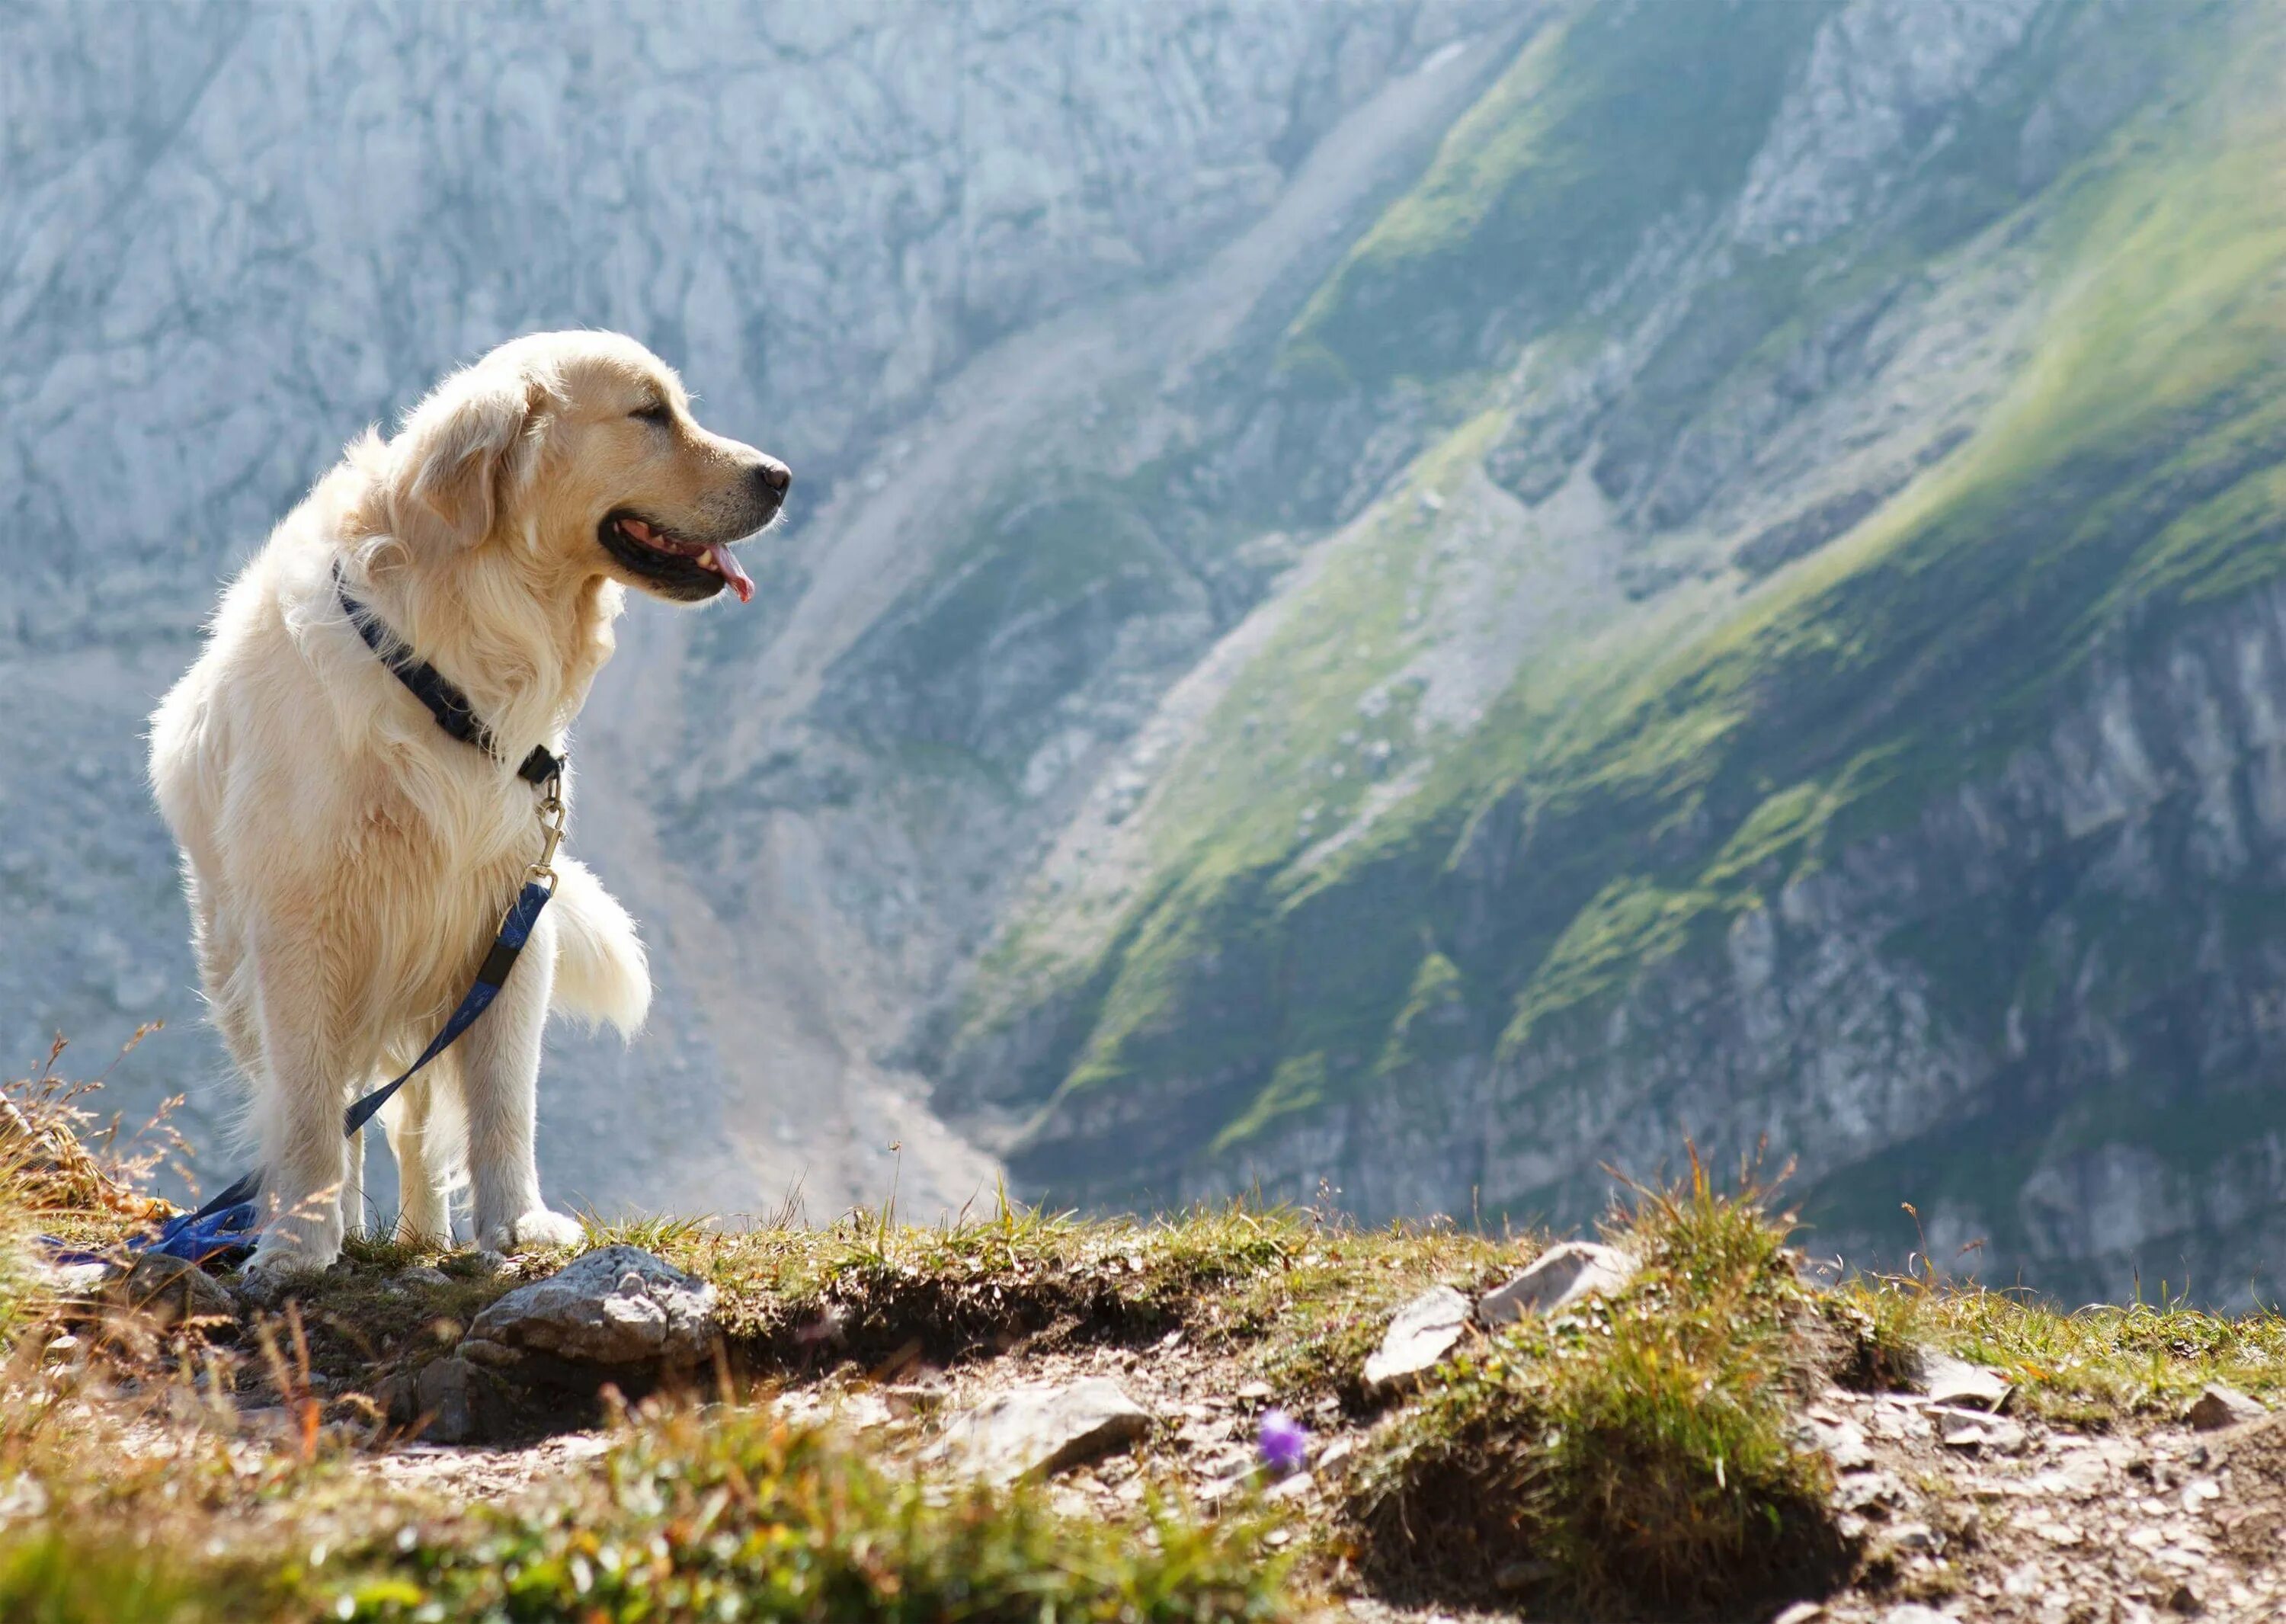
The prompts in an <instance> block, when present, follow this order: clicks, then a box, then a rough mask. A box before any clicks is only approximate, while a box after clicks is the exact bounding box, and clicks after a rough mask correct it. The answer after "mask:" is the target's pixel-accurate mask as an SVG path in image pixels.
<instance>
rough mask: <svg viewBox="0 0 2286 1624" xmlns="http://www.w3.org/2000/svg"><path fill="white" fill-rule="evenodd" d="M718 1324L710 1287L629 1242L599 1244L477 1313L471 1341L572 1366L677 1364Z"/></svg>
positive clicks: (702, 1348)
mask: <svg viewBox="0 0 2286 1624" xmlns="http://www.w3.org/2000/svg"><path fill="white" fill-rule="evenodd" d="M719 1329H720V1326H719V1323H718V1321H717V1320H716V1318H715V1292H714V1288H713V1287H712V1286H710V1285H708V1284H707V1283H706V1281H702V1280H699V1279H698V1278H697V1277H696V1276H695V1275H690V1274H685V1273H683V1272H682V1270H681V1269H678V1268H675V1267H674V1266H673V1265H669V1264H666V1263H663V1262H661V1261H660V1260H659V1259H658V1258H657V1257H653V1256H651V1254H650V1253H649V1252H647V1251H644V1250H642V1248H641V1247H637V1246H606V1247H603V1248H602V1249H601V1250H597V1251H592V1252H589V1253H587V1255H586V1256H584V1257H575V1258H573V1259H572V1260H571V1262H570V1263H567V1264H565V1265H564V1266H563V1267H562V1268H560V1269H558V1270H556V1273H553V1274H550V1275H549V1276H548V1277H547V1278H546V1279H545V1280H536V1281H532V1283H531V1284H530V1285H528V1286H518V1287H517V1288H516V1289H515V1290H513V1291H511V1292H509V1293H508V1295H507V1296H506V1297H501V1299H500V1300H499V1301H497V1302H495V1303H493V1304H492V1305H490V1306H489V1307H487V1308H486V1309H485V1311H484V1312H483V1313H480V1314H478V1315H477V1318H476V1322H475V1323H474V1324H473V1325H471V1326H470V1327H469V1336H471V1337H473V1338H475V1339H476V1340H477V1341H481V1342H489V1343H493V1344H497V1345H499V1346H500V1347H502V1348H505V1349H507V1350H508V1351H509V1352H514V1353H520V1354H526V1355H530V1354H542V1355H546V1356H548V1357H549V1358H553V1359H558V1360H565V1361H567V1362H569V1363H572V1364H578V1365H592V1366H599V1367H609V1368H631V1367H648V1368H658V1367H682V1366H688V1365H691V1364H694V1363H696V1362H697V1361H698V1360H700V1359H703V1358H704V1357H706V1354H707V1352H709V1351H710V1350H711V1349H712V1348H713V1345H714V1338H715V1336H716V1334H717V1332H718V1331H719Z"/></svg>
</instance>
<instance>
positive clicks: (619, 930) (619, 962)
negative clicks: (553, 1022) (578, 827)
mask: <svg viewBox="0 0 2286 1624" xmlns="http://www.w3.org/2000/svg"><path fill="white" fill-rule="evenodd" d="M550 911H552V912H553V913H554V914H555V915H556V991H555V994H554V996H553V997H551V998H550V999H549V1000H548V1003H549V1005H550V1007H552V1008H554V1009H556V1011H558V1012H560V1013H564V1014H567V1015H571V1016H572V1017H574V1018H575V1019H578V1020H581V1021H610V1022H611V1024H612V1025H613V1026H615V1027H617V1028H619V1031H620V1033H621V1034H622V1035H623V1036H626V1037H634V1036H635V1033H636V1032H638V1031H640V1030H641V1029H642V1023H643V1017H644V1016H645V1015H647V1014H649V1013H650V962H649V960H648V959H646V958H645V957H644V955H643V945H642V937H640V936H638V935H637V934H635V921H634V920H633V919H631V918H628V917H627V910H626V909H624V908H622V907H620V906H619V901H618V899H617V898H615V897H613V896H612V895H611V893H610V892H608V891H606V890H604V889H603V882H602V881H600V880H598V879H596V878H595V876H594V875H593V874H591V873H589V872H588V871H587V868H586V867H585V866H584V865H583V864H580V863H575V862H573V861H572V860H571V858H569V857H558V858H556V900H555V903H554V904H553V906H552V908H551V910H550Z"/></svg>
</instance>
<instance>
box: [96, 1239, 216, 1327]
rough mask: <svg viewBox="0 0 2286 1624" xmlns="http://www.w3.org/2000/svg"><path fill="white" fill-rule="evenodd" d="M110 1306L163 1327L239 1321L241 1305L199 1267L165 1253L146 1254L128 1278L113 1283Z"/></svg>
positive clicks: (110, 1292) (109, 1293)
mask: <svg viewBox="0 0 2286 1624" xmlns="http://www.w3.org/2000/svg"><path fill="white" fill-rule="evenodd" d="M108 1297H109V1300H110V1301H111V1303H112V1304H113V1305H114V1306H116V1307H120V1308H124V1309H128V1310H130V1311H131V1312H133V1313H140V1314H143V1315H145V1316H146V1317H148V1318H149V1319H151V1320H154V1321H155V1322H156V1323H158V1324H160V1325H176V1324H180V1323H182V1322H183V1321H185V1320H236V1319H237V1318H238V1302H237V1299H236V1298H234V1297H232V1296H231V1294H230V1292H229V1291H228V1290H227V1289H225V1288H224V1286H223V1284H222V1282H221V1281H217V1280H216V1279H215V1278H214V1277H213V1276H212V1275H210V1274H209V1273H207V1272H206V1271H205V1270H204V1269H201V1268H200V1267H199V1266H198V1265H196V1264H193V1263H185V1262H184V1261H183V1260H182V1259H181V1258H180V1257H168V1256H167V1255H166V1254H164V1253H162V1252H146V1253H144V1254H143V1255H142V1256H141V1257H138V1258H137V1259H136V1260H135V1265H134V1266H133V1267H132V1268H130V1269H129V1270H128V1271H127V1273H126V1274H125V1275H124V1276H123V1277H122V1278H121V1279H119V1280H116V1281H114V1282H112V1284H111V1286H110V1288H109V1292H108Z"/></svg>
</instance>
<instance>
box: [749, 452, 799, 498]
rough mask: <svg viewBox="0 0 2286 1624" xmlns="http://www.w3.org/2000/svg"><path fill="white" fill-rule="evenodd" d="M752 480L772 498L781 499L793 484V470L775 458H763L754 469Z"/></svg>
mask: <svg viewBox="0 0 2286 1624" xmlns="http://www.w3.org/2000/svg"><path fill="white" fill-rule="evenodd" d="M754 479H755V481H756V483H758V484H759V485H761V487H762V489H764V490H765V491H768V492H769V493H770V494H771V495H772V496H775V497H779V498H783V497H784V495H785V493H786V491H787V489H788V488H789V487H790V486H792V484H793V469H790V468H788V467H787V466H786V465H785V464H784V463H783V462H781V461H778V460H777V459H776V457H764V458H763V459H762V461H761V465H760V466H759V467H757V468H756V469H754Z"/></svg>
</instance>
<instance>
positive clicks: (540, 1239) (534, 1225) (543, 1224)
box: [477, 1207, 587, 1252]
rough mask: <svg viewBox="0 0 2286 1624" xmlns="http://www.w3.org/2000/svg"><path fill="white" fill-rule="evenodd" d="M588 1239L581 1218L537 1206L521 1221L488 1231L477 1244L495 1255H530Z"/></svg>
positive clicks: (510, 1222)
mask: <svg viewBox="0 0 2286 1624" xmlns="http://www.w3.org/2000/svg"><path fill="white" fill-rule="evenodd" d="M586 1239H587V1230H586V1229H584V1228H583V1227H581V1226H580V1223H579V1219H577V1218H565V1217H564V1215H563V1214H562V1213H560V1212H550V1211H549V1210H548V1209H547V1208H545V1207H534V1208H533V1209H532V1210H531V1211H529V1212H527V1213H524V1215H523V1216H522V1217H520V1218H511V1219H510V1220H509V1221H508V1222H507V1223H506V1224H502V1225H500V1226H495V1227H494V1228H492V1229H488V1230H486V1231H485V1233H484V1234H481V1235H479V1236H478V1237H477V1245H479V1246H482V1247H485V1248H487V1249H489V1250H493V1251H495V1252H529V1251H535V1250H543V1249H546V1248H549V1247H558V1248H570V1247H574V1246H577V1245H579V1243H580V1242H582V1241H584V1240H586Z"/></svg>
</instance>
